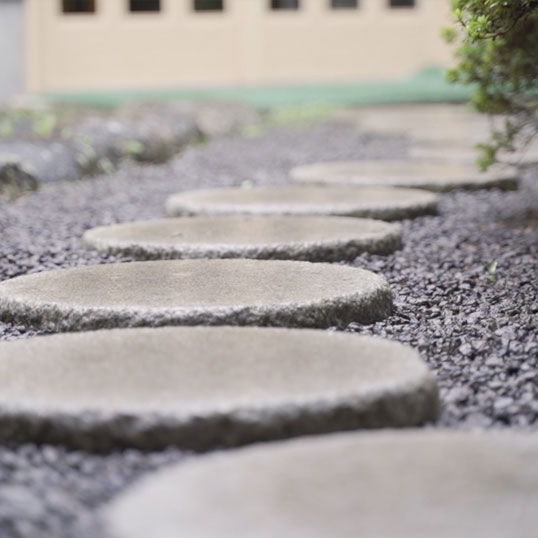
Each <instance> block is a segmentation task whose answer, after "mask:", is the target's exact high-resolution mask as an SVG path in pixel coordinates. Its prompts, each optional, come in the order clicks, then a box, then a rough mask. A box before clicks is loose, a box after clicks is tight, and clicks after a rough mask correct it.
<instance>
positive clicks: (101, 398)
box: [0, 327, 438, 536]
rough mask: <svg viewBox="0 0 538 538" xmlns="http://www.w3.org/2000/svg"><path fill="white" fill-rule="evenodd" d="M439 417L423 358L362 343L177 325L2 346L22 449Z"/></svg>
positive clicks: (2, 378)
mask: <svg viewBox="0 0 538 538" xmlns="http://www.w3.org/2000/svg"><path fill="white" fill-rule="evenodd" d="M437 411H438V401H437V387H436V382H435V379H434V377H433V376H432V375H431V374H430V372H429V370H428V367H427V366H426V364H425V363H424V362H423V361H422V360H421V359H420V358H419V356H418V354H417V353H416V352H415V351H414V350H412V349H411V348H409V347H406V346H403V345H401V344H398V343H396V342H390V341H387V340H382V339H378V338H372V337H366V336H358V335H353V334H346V333H336V332H329V331H312V330H288V329H259V328H236V327H224V328H223V327H213V328H208V327H204V328H201V327H196V328H192V327H179V328H178V327H173V328H171V327H166V328H160V329H123V330H113V331H98V332H88V333H76V334H63V335H54V336H44V337H37V338H34V339H30V340H24V341H16V342H8V343H3V344H0V436H1V438H2V439H3V440H9V441H11V442H13V441H18V442H28V441H39V442H46V443H62V444H67V445H69V446H72V447H76V448H79V449H85V450H109V449H114V448H118V447H122V446H129V447H138V448H143V449H158V448H162V447H165V446H168V445H172V444H174V445H178V446H180V447H182V448H186V449H194V450H206V449H211V448H215V447H219V446H233V445H238V444H243V443H247V442H253V441H260V440H269V439H279V438H284V437H292V436H297V435H305V434H313V433H323V432H333V431H337V430H347V429H355V428H374V427H385V426H413V425H419V424H422V423H424V422H425V421H428V420H432V419H434V418H436V416H437ZM143 512H144V513H146V510H144V511H143ZM156 531H157V529H156ZM147 536H153V534H152V533H149V534H147Z"/></svg>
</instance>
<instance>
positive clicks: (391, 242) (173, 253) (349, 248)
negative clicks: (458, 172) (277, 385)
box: [84, 216, 401, 261]
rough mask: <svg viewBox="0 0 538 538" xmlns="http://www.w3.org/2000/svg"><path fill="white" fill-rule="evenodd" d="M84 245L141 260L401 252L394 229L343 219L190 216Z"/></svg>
mask: <svg viewBox="0 0 538 538" xmlns="http://www.w3.org/2000/svg"><path fill="white" fill-rule="evenodd" d="M84 241H85V243H86V244H88V245H89V246H92V247H95V248H97V249H99V250H104V251H107V252H110V253H113V254H121V255H124V256H130V257H132V258H136V259H142V260H156V259H170V258H257V259H270V258H273V259H281V260H282V259H288V260H306V261H339V260H353V259H355V258H356V257H357V256H358V255H359V254H360V253H361V252H374V253H377V254H389V253H391V252H393V251H394V250H396V249H397V248H400V247H401V229H400V227H399V226H397V225H394V224H389V223H386V222H382V221H376V220H369V219H347V218H343V217H339V218H336V217H334V218H332V217H277V216H275V217H248V216H237V217H192V218H181V219H165V220H155V221H146V222H132V223H127V224H118V225H115V226H106V227H101V228H95V229H93V230H89V231H87V232H86V233H85V234H84Z"/></svg>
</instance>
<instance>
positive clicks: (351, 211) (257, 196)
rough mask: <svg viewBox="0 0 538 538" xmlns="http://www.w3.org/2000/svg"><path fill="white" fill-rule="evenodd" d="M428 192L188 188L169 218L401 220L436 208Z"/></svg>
mask: <svg viewBox="0 0 538 538" xmlns="http://www.w3.org/2000/svg"><path fill="white" fill-rule="evenodd" d="M437 202H438V199H437V197H436V196H435V195H434V194H432V193H429V192H425V191H421V190H412V189H393V188H361V189H356V188H349V187H330V188H329V187H318V186H310V187H300V186H290V187H254V188H229V189H207V190H197V191H187V192H182V193H179V194H175V195H173V196H171V197H170V198H169V199H168V200H167V203H166V211H167V213H168V215H169V216H172V217H174V216H176V217H178V216H188V215H206V216H208V215H211V216H217V215H234V214H235V215H237V214H243V215H294V216H307V215H309V216H331V215H332V216H344V217H367V218H374V219H381V220H398V219H406V218H413V217H417V216H420V215H427V214H433V213H435V212H436V211H437Z"/></svg>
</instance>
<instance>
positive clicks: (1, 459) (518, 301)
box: [0, 123, 538, 538]
mask: <svg viewBox="0 0 538 538" xmlns="http://www.w3.org/2000/svg"><path fill="white" fill-rule="evenodd" d="M405 154H406V143H405V141H404V140H402V139H397V138H373V137H367V136H364V135H362V136H361V135H359V134H358V133H357V132H356V131H355V129H354V128H353V127H352V126H350V125H346V124H335V123H325V124H320V125H317V126H314V127H312V128H310V129H297V128H279V129H275V130H272V131H271V132H269V133H267V134H266V135H265V136H263V137H260V138H251V139H249V138H227V139H222V140H217V141H215V142H212V143H211V144H209V145H207V146H196V147H192V148H189V149H188V150H186V151H185V153H183V154H182V155H181V156H179V157H178V158H177V159H175V160H173V161H171V162H169V163H167V164H166V165H162V166H135V165H125V166H124V167H123V168H122V169H121V170H120V171H119V172H118V173H117V174H116V175H115V176H114V177H108V178H100V179H94V180H86V181H82V182H73V183H64V184H55V185H47V186H45V187H44V188H42V189H41V191H40V192H38V193H35V194H32V195H29V196H27V197H24V198H22V199H20V200H18V201H17V202H14V203H10V204H8V203H5V202H1V201H0V230H1V233H2V241H1V242H0V280H2V279H7V278H11V277H15V276H17V275H21V274H25V273H31V272H36V271H42V270H48V269H53V268H58V267H68V266H76V265H85V264H90V263H111V262H115V261H124V260H125V259H123V260H119V259H116V258H114V257H112V256H102V255H100V254H97V253H95V252H92V251H89V250H86V249H84V247H83V246H82V244H81V241H80V237H81V236H82V234H83V232H84V231H85V230H86V229H88V228H90V227H92V226H97V225H104V224H110V223H115V222H123V221H130V220H136V219H143V218H158V217H162V216H163V213H164V211H163V203H164V200H165V198H166V196H167V195H169V194H171V193H173V192H176V191H179V190H182V189H192V188H201V187H209V186H212V187H213V186H218V185H221V186H225V185H239V184H242V183H243V182H252V183H254V184H270V183H273V184H279V183H285V182H286V181H287V180H286V172H287V170H288V169H289V168H290V167H291V166H294V165H298V164H303V163H307V162H311V161H319V160H324V159H326V160H337V159H350V158H361V157H363V156H364V157H370V158H375V157H379V158H385V157H394V158H396V157H402V156H404V155H405ZM537 186H538V171H536V170H531V171H529V172H528V173H527V178H526V183H525V185H524V187H523V189H521V190H520V191H519V192H499V191H488V192H471V193H464V192H457V193H453V194H445V195H442V203H441V215H440V216H438V217H424V218H419V219H416V220H414V221H406V222H404V223H403V226H404V233H405V235H404V239H405V247H404V249H403V250H401V251H399V252H397V253H395V254H393V255H391V256H388V257H381V256H374V255H363V256H360V257H359V258H358V259H357V260H356V261H355V262H354V264H355V265H356V266H359V267H363V268H366V269H371V270H373V271H376V272H380V273H383V274H384V275H385V276H386V277H387V278H388V280H389V281H390V283H391V285H392V287H393V290H394V292H395V297H396V307H397V308H396V312H395V313H394V315H393V316H391V317H390V318H389V319H388V320H386V321H384V322H380V323H376V324H374V325H371V326H367V327H360V326H358V325H356V324H351V325H350V327H349V330H352V331H357V332H360V333H368V334H377V335H381V336H387V337H389V338H393V339H396V340H399V341H401V342H405V343H409V344H411V345H413V346H416V347H418V349H419V350H420V351H421V353H422V355H423V356H424V358H425V359H426V360H427V361H428V362H429V364H430V365H431V367H432V368H433V369H434V371H435V372H436V374H437V376H438V378H439V382H440V386H441V391H442V397H443V400H444V403H445V406H444V411H443V415H442V417H441V420H440V421H439V424H440V425H441V426H448V427H456V428H465V427H479V428H489V427H495V428H526V429H534V430H536V429H538V428H537V426H538V398H537V396H538V394H537V392H538V389H537V387H538V383H537V381H538V373H537V372H538V370H537V366H538V364H537V363H538V338H537V335H538V301H537V295H538V280H537V278H536V275H537V269H538V193H537V191H538V189H537ZM495 261H496V262H497V269H496V271H493V269H490V270H488V268H490V267H491V264H492V263H493V262H495ZM33 334H36V332H29V331H26V330H25V329H24V328H23V327H12V326H7V325H2V324H0V340H9V339H14V338H25V337H28V336H32V335H33ZM187 456H188V455H185V454H182V453H180V452H179V451H176V450H169V451H166V452H163V453H156V454H141V453H139V452H136V451H128V452H125V453H121V454H112V455H107V456H98V455H89V454H82V453H77V452H71V451H68V450H65V449H62V448H54V447H48V446H47V447H35V446H31V445H28V446H23V447H12V448H9V447H4V448H0V477H1V478H0V480H1V482H2V486H1V488H0V536H2V537H3V538H4V537H5V538H12V537H13V538H14V537H17V538H34V537H36V538H37V537H39V538H42V537H44V536H46V537H47V538H67V537H69V538H86V537H88V538H97V537H99V535H100V533H99V531H98V528H97V526H96V525H95V522H94V518H93V514H94V513H95V510H96V508H98V507H99V506H101V505H102V504H103V503H104V502H106V501H107V500H108V499H109V498H111V496H113V495H114V494H115V493H116V492H118V491H119V490H121V489H122V488H123V487H125V486H126V485H127V484H128V483H130V482H131V481H132V480H134V479H135V478H136V477H137V476H139V475H140V474H141V473H143V472H145V471H148V470H151V469H153V468H155V467H157V466H159V465H162V464H163V463H167V462H172V461H177V460H179V459H181V458H183V457H187Z"/></svg>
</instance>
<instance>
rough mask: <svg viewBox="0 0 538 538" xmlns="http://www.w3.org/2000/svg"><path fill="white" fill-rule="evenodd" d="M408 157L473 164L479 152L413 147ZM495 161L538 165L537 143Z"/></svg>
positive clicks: (449, 147) (468, 148) (451, 147)
mask: <svg viewBox="0 0 538 538" xmlns="http://www.w3.org/2000/svg"><path fill="white" fill-rule="evenodd" d="M409 155H410V156H411V157H412V158H415V159H430V160H436V161H444V162H446V161H451V162H458V163H467V164H468V165H469V164H474V165H475V166H476V162H477V160H478V159H479V157H480V155H481V152H480V151H479V150H477V149H476V148H474V147H472V146H462V145H461V144H459V145H446V144H443V145H436V144H430V145H413V146H411V148H410V149H409ZM497 159H498V160H499V161H500V162H501V163H506V164H510V165H512V166H519V167H525V166H534V165H536V164H538V143H535V144H532V145H531V146H530V147H528V148H524V149H522V150H521V151H517V152H515V153H505V152H503V153H500V154H499V155H498V156H497Z"/></svg>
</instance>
